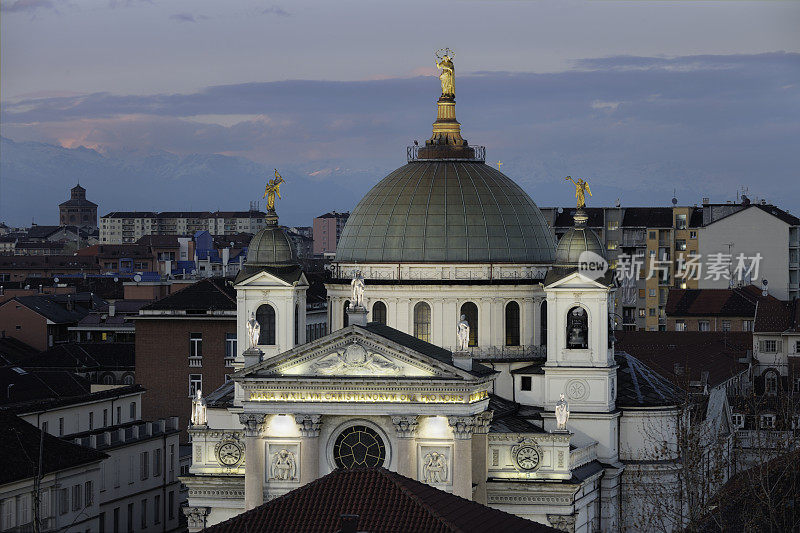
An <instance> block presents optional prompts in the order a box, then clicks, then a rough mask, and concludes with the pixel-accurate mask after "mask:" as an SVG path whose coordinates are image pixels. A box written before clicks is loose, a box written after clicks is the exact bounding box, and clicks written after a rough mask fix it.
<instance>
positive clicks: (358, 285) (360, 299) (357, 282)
mask: <svg viewBox="0 0 800 533" xmlns="http://www.w3.org/2000/svg"><path fill="white" fill-rule="evenodd" d="M350 287H351V288H352V289H353V299H352V300H351V301H350V308H351V309H355V308H357V307H364V276H362V275H361V271H360V270H356V271H355V273H354V274H353V281H351V282H350Z"/></svg>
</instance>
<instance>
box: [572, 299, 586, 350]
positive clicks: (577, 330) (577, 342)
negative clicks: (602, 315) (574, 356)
mask: <svg viewBox="0 0 800 533" xmlns="http://www.w3.org/2000/svg"><path fill="white" fill-rule="evenodd" d="M588 347H589V315H588V313H587V312H586V309H584V308H583V307H577V306H576V307H573V308H572V309H570V310H569V312H568V313H567V348H570V349H573V350H582V349H586V348H588Z"/></svg>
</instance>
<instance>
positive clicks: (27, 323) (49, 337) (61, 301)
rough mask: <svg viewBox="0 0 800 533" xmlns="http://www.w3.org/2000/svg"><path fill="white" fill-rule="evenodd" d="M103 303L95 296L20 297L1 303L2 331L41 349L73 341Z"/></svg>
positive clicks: (86, 294)
mask: <svg viewBox="0 0 800 533" xmlns="http://www.w3.org/2000/svg"><path fill="white" fill-rule="evenodd" d="M102 303H103V300H101V299H100V298H99V297H97V296H95V295H94V294H91V293H77V294H52V295H44V294H43V295H35V296H16V297H14V298H11V299H10V300H6V301H5V302H3V303H2V304H0V330H3V331H5V332H6V335H8V336H11V337H15V338H17V339H19V340H21V341H22V342H25V343H27V344H30V345H31V346H33V347H34V348H36V349H38V350H46V349H47V348H49V347H51V346H53V345H55V344H58V343H61V342H68V341H69V340H70V332H69V328H70V326H76V325H77V324H78V322H80V320H81V319H83V318H84V317H85V316H86V315H88V314H89V311H90V310H91V309H93V308H96V307H98V306H99V305H101V304H102Z"/></svg>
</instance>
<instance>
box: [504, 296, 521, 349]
mask: <svg viewBox="0 0 800 533" xmlns="http://www.w3.org/2000/svg"><path fill="white" fill-rule="evenodd" d="M506 346H519V304H518V303H517V302H508V303H507V304H506Z"/></svg>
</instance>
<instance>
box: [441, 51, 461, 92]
mask: <svg viewBox="0 0 800 533" xmlns="http://www.w3.org/2000/svg"><path fill="white" fill-rule="evenodd" d="M453 57H455V54H454V53H453V51H452V50H450V49H449V48H444V49H443V50H439V51H438V52H436V67H437V68H439V69H441V70H442V72H441V73H440V74H439V81H441V82H442V97H444V98H455V96H456V67H455V65H453Z"/></svg>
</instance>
